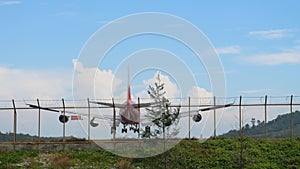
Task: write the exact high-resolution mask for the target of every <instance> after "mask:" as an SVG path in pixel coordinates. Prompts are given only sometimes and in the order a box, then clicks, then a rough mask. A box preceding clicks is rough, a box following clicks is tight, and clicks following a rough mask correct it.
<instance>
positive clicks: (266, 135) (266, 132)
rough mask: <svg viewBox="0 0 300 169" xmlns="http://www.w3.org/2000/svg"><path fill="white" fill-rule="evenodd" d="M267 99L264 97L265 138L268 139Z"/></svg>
mask: <svg viewBox="0 0 300 169" xmlns="http://www.w3.org/2000/svg"><path fill="white" fill-rule="evenodd" d="M267 99H268V96H267V95H266V96H265V138H267V137H268V127H267V124H268V123H267V120H268V118H267Z"/></svg>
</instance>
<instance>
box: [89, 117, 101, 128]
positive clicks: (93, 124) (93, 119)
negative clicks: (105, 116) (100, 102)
mask: <svg viewBox="0 0 300 169" xmlns="http://www.w3.org/2000/svg"><path fill="white" fill-rule="evenodd" d="M90 125H91V126H92V127H97V126H98V125H99V123H96V122H95V117H93V118H92V120H91V121H90Z"/></svg>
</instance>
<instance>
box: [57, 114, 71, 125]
mask: <svg viewBox="0 0 300 169" xmlns="http://www.w3.org/2000/svg"><path fill="white" fill-rule="evenodd" d="M58 119H59V121H60V122H61V123H66V122H68V121H69V117H68V116H65V115H60V116H59V117H58Z"/></svg>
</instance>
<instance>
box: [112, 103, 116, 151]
mask: <svg viewBox="0 0 300 169" xmlns="http://www.w3.org/2000/svg"><path fill="white" fill-rule="evenodd" d="M112 103H113V120H114V122H113V134H114V135H113V140H114V148H115V147H116V131H117V126H116V125H117V124H116V120H117V119H116V107H115V99H114V98H112Z"/></svg>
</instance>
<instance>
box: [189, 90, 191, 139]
mask: <svg viewBox="0 0 300 169" xmlns="http://www.w3.org/2000/svg"><path fill="white" fill-rule="evenodd" d="M190 139H191V97H190V96H189V140H190Z"/></svg>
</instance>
